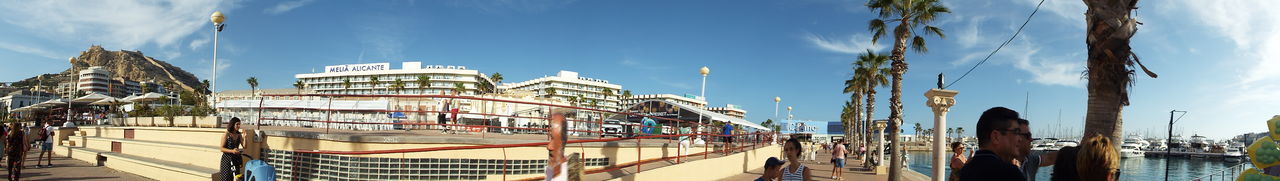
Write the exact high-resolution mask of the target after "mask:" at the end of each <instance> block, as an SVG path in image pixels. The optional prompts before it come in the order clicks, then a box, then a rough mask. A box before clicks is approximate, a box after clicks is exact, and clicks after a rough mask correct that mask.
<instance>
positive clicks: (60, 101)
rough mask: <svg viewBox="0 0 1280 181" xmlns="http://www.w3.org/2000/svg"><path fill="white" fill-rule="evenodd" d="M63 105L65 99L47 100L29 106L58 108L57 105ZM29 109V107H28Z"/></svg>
mask: <svg viewBox="0 0 1280 181" xmlns="http://www.w3.org/2000/svg"><path fill="white" fill-rule="evenodd" d="M63 104H67V102H66V99H50V100H48V101H44V102H41V103H38V104H35V105H31V106H40V107H53V106H58V105H63ZM29 107H30V106H29Z"/></svg>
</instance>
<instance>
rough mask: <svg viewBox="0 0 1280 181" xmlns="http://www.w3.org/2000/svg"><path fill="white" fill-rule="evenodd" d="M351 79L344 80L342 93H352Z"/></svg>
mask: <svg viewBox="0 0 1280 181" xmlns="http://www.w3.org/2000/svg"><path fill="white" fill-rule="evenodd" d="M350 89H351V79H342V92H344V93H348V94H349V93H350Z"/></svg>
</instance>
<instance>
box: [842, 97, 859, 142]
mask: <svg viewBox="0 0 1280 181" xmlns="http://www.w3.org/2000/svg"><path fill="white" fill-rule="evenodd" d="M856 100H857V99H853V100H848V101H844V108H842V109H840V125H843V126H844V128H845V129H844V137H845V140H852V139H854V136H853V135H856V134H855V133H853V130H856V129H853V127H854V125H856V124H857V123H856V122H857V120H856V119H857V117H858V116H857V113H856V112H854V111H855V110H856V109H857V106H854V105H853V102H854V101H856ZM855 144H861V143H855Z"/></svg>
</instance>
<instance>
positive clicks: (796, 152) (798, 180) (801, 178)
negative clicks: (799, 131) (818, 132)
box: [782, 138, 812, 181]
mask: <svg viewBox="0 0 1280 181" xmlns="http://www.w3.org/2000/svg"><path fill="white" fill-rule="evenodd" d="M782 152H783V153H786V156H787V166H786V167H783V168H782V181H810V180H812V179H810V178H809V176H810V175H811V174H810V173H809V169H807V168H805V167H804V163H800V153H804V147H801V146H800V140H798V139H796V138H791V139H787V142H786V143H785V145H783V147H782Z"/></svg>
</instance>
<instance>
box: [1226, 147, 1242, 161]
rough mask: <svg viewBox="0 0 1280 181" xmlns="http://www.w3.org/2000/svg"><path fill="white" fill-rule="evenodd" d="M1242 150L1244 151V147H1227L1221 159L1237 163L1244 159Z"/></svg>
mask: <svg viewBox="0 0 1280 181" xmlns="http://www.w3.org/2000/svg"><path fill="white" fill-rule="evenodd" d="M1242 150H1244V147H1235V146H1232V147H1227V152H1226V153H1222V158H1223V159H1225V160H1227V161H1230V162H1239V161H1241V160H1244V159H1243V158H1244V157H1245V155H1244V152H1242Z"/></svg>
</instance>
